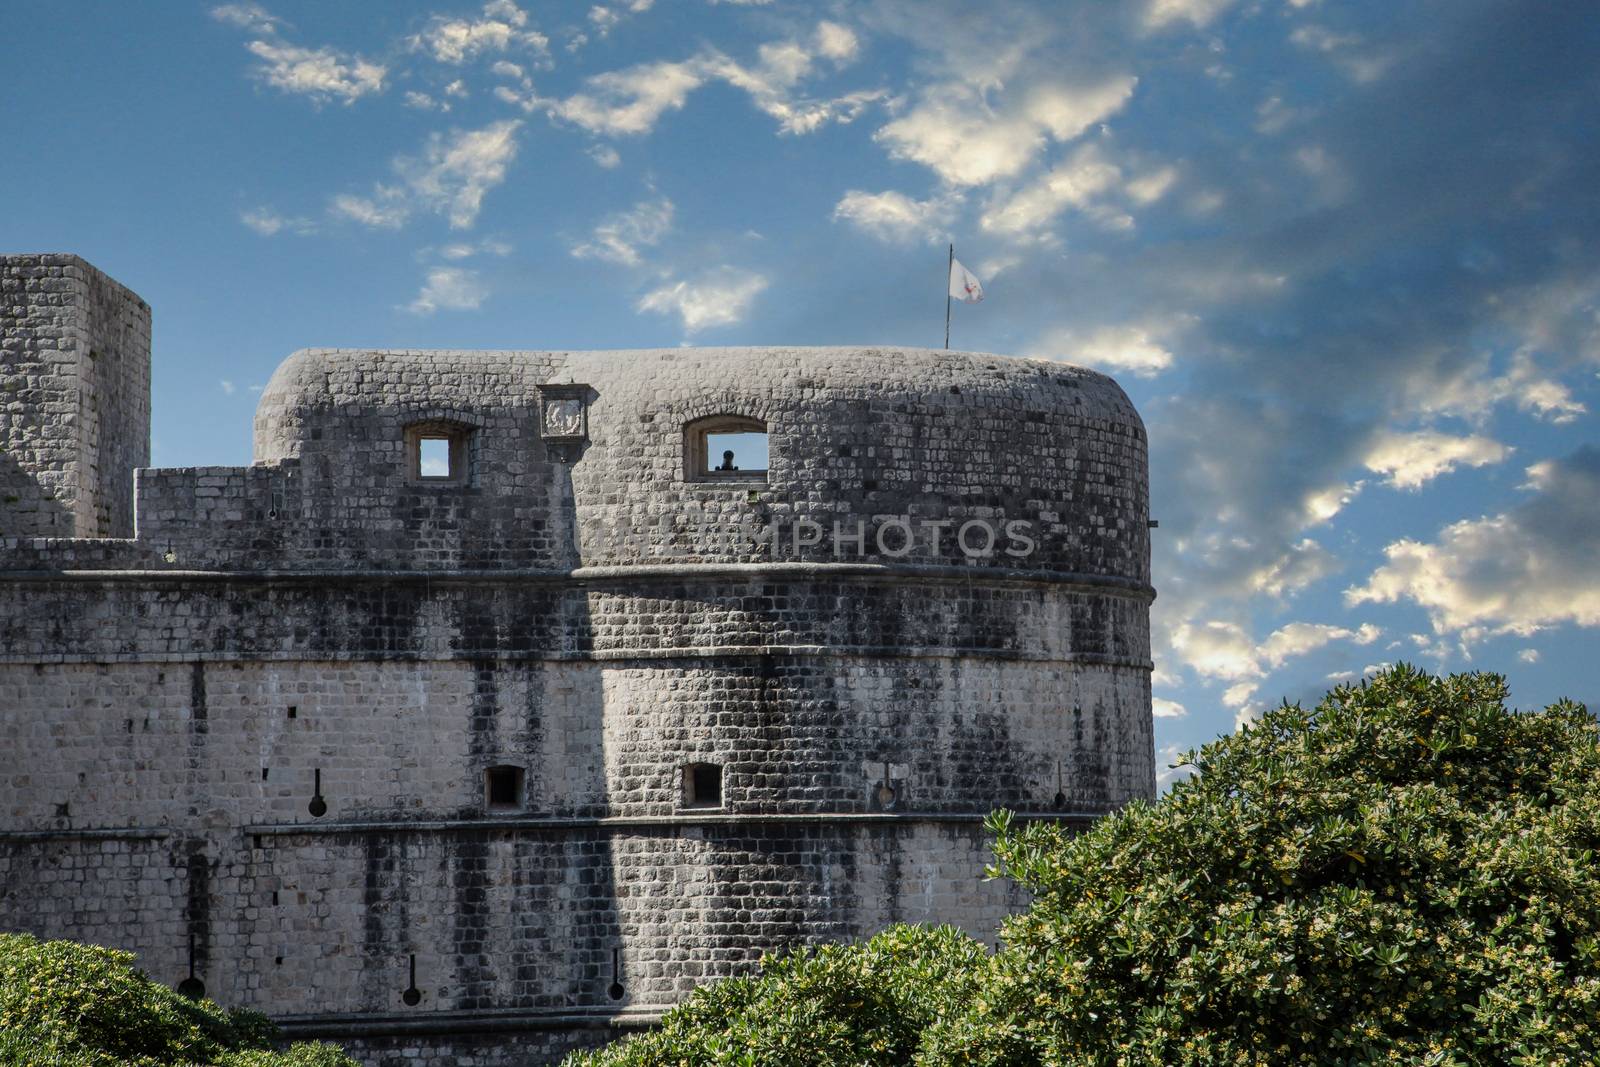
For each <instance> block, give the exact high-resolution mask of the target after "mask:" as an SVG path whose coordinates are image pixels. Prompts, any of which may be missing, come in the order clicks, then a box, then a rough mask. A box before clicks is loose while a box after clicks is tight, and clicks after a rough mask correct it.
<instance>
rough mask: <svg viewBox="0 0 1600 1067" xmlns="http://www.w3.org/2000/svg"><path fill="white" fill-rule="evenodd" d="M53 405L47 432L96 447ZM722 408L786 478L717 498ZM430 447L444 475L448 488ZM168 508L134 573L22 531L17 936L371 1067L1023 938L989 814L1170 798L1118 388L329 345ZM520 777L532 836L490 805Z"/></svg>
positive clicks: (87, 540)
mask: <svg viewBox="0 0 1600 1067" xmlns="http://www.w3.org/2000/svg"><path fill="white" fill-rule="evenodd" d="M48 258H50V257H26V259H27V261H28V263H33V262H34V261H38V264H37V267H32V266H30V267H28V269H29V270H34V269H39V270H43V269H46V268H49V267H51V266H52V264H49V263H46V262H44V260H45V259H48ZM18 262H19V261H18V260H16V259H6V260H0V263H3V264H4V265H5V270H6V271H7V272H8V273H7V274H6V277H8V278H9V277H11V276H12V274H11V273H10V272H11V271H12V270H13V268H14V266H15V265H16V264H17V263H18ZM73 264H77V267H76V268H75V269H78V270H79V272H80V273H82V271H83V270H84V269H87V268H86V267H85V265H82V264H81V262H80V261H76V260H71V261H70V262H64V263H63V264H60V265H56V266H60V267H61V268H62V269H65V268H66V267H70V266H72V265H73ZM50 277H52V276H51V275H48V274H45V275H41V276H40V280H48V279H49V278H50ZM70 280H71V279H67V281H70ZM108 284H109V283H108ZM8 292H9V291H8ZM63 292H64V293H65V294H66V295H65V296H64V297H63V299H64V300H67V301H68V303H69V304H70V303H71V302H72V301H79V302H80V303H81V302H82V300H84V299H86V298H84V297H82V296H80V295H74V291H73V290H71V289H70V288H68V289H65V290H63ZM129 296H130V297H131V294H129ZM30 299H33V298H31V297H30ZM133 299H135V300H136V299H137V298H133ZM29 306H31V305H29ZM139 306H140V307H142V306H143V305H142V304H141V305H139ZM74 313H77V312H74ZM28 321H32V320H31V319H30V320H28ZM13 322H23V320H22V319H8V320H7V324H6V330H7V336H6V342H5V343H6V346H7V347H6V352H7V353H8V358H9V354H10V353H11V352H13V351H22V350H23V348H25V347H26V346H25V345H21V344H19V343H18V342H16V341H15V340H14V339H13V338H12V336H11V334H12V332H13V331H16V332H18V333H19V334H20V333H26V332H27V331H28V330H34V331H35V332H37V329H38V328H37V327H33V326H29V325H27V324H26V323H24V324H23V325H15V326H14V325H13ZM32 343H33V342H32V341H31V340H28V344H30V345H31V344H32ZM28 351H30V352H32V351H33V349H31V348H29V349H28ZM8 366H9V364H8ZM144 381H145V379H144V378H142V377H139V376H138V375H137V374H134V373H132V372H131V371H129V372H128V373H127V374H126V376H125V380H123V381H121V382H119V383H117V386H116V388H117V389H119V390H122V391H123V395H125V394H126V393H127V392H130V391H133V390H136V389H140V388H146V386H145V385H144V384H143V383H144ZM33 395H34V394H29V396H30V399H29V400H27V401H24V402H22V404H21V406H20V407H19V408H18V409H16V412H13V416H14V422H13V424H20V423H18V422H16V421H15V419H16V417H17V415H18V413H20V415H21V416H25V417H26V419H27V420H30V421H28V423H27V424H28V425H29V426H34V427H39V428H40V429H39V430H38V431H30V432H33V433H34V436H35V437H38V438H39V439H41V440H42V439H45V436H46V435H45V434H44V431H45V430H48V431H50V433H51V434H55V433H60V434H63V435H65V439H67V440H69V441H70V440H72V439H73V435H74V434H78V435H80V436H81V435H82V434H83V433H84V432H85V431H84V429H83V424H82V423H81V422H78V423H74V424H68V423H67V422H66V421H65V419H64V416H62V415H61V412H59V411H52V410H50V409H49V407H48V405H49V404H51V403H56V401H53V400H51V401H40V403H43V404H45V405H46V406H45V407H44V408H40V407H38V406H37V405H35V406H30V405H31V404H33V401H32V399H31V397H32V396H33ZM38 395H39V396H44V393H42V392H41V393H40V394H38ZM575 397H576V398H579V399H580V400H581V402H582V405H583V407H582V409H581V411H579V410H575V409H573V407H572V400H573V398H575ZM552 403H554V404H559V405H560V406H559V407H557V408H555V409H554V410H553V414H551V410H552V409H550V408H548V407H547V404H552ZM143 410H144V412H145V414H144V415H143V416H141V417H143V418H146V419H147V417H148V414H147V413H148V408H147V407H146V408H145V409H143ZM718 415H733V416H742V417H744V418H746V419H756V420H760V421H762V422H764V423H765V424H766V426H767V428H768V431H769V434H770V438H769V440H770V444H771V454H772V460H771V464H770V469H769V471H768V472H766V474H765V476H764V477H762V476H757V475H753V474H745V475H741V476H738V477H728V478H722V479H720V480H716V479H713V480H696V478H695V477H694V476H693V470H692V469H691V467H690V466H688V465H686V455H685V435H686V427H688V426H689V425H690V424H691V423H694V422H695V421H696V420H699V419H704V418H706V417H708V416H718ZM135 421H137V420H135ZM103 425H104V424H103ZM103 425H102V430H101V431H100V434H101V439H102V441H103V440H104V429H103ZM119 426H120V427H122V429H120V430H119V431H118V432H119V433H120V432H123V430H126V432H128V433H129V434H131V435H132V436H134V437H137V438H139V440H141V441H142V440H143V439H144V438H145V437H147V429H146V427H145V425H144V424H140V425H139V426H137V427H133V428H132V429H128V423H127V420H123V421H122V422H121V423H119ZM439 428H444V429H446V430H452V431H454V432H458V433H459V434H461V435H462V436H461V438H460V442H459V443H460V447H461V451H460V453H459V456H460V459H461V462H462V463H464V464H465V469H464V470H462V471H460V472H459V473H460V475H461V476H460V477H459V478H458V479H456V480H453V481H443V480H435V481H430V480H426V479H419V478H418V477H417V476H416V475H417V474H418V470H417V469H416V468H415V467H414V466H413V464H414V463H415V462H416V461H415V459H414V453H415V442H414V438H415V437H416V436H417V434H418V433H419V432H420V431H421V430H424V429H425V430H428V431H429V432H435V431H439ZM575 430H576V432H574V431H575ZM439 432H442V431H439ZM72 447H76V445H73V446H72ZM117 448H121V445H120V443H119V444H118V446H117ZM105 454H107V455H112V454H114V455H117V456H121V457H124V458H123V459H122V460H119V462H122V463H123V464H124V465H123V467H122V468H121V469H120V471H119V472H117V473H116V475H115V477H114V478H112V479H111V480H112V481H115V480H116V479H118V478H120V479H121V481H122V483H123V484H127V483H129V482H130V481H131V480H132V477H133V471H132V467H133V466H134V463H135V460H134V459H130V458H128V457H132V456H134V455H135V454H136V450H134V449H133V448H132V447H131V446H129V447H128V448H125V449H121V450H120V451H118V450H117V449H116V448H114V449H111V450H110V451H107V452H106V453H105ZM19 469H21V468H19ZM57 469H59V470H68V467H66V466H60V465H58V467H51V466H50V465H49V464H46V463H41V464H35V467H33V468H27V469H26V470H24V471H23V473H24V474H26V475H28V476H29V477H31V478H32V479H33V481H34V482H35V483H36V484H38V485H45V484H48V483H51V482H52V479H55V480H56V482H59V481H60V479H59V476H58V475H57V474H56V473H54V472H55V471H56V470H57ZM102 473H104V470H103V469H102ZM137 484H138V492H137V511H138V514H137V537H136V538H134V539H123V540H115V539H105V538H94V537H82V536H78V537H72V536H59V537H50V538H45V537H10V538H7V539H4V540H0V723H3V726H4V730H5V739H6V744H5V745H3V746H0V820H3V826H0V925H4V926H7V927H17V928H23V929H28V930H33V931H36V932H38V933H40V934H41V935H46V936H67V937H75V938H80V939H84V940H91V941H98V942H101V943H105V944H112V945H119V946H123V947H127V948H130V949H133V950H135V951H137V952H138V953H139V955H140V962H141V964H142V965H143V966H144V967H145V968H146V969H148V970H149V971H150V972H151V973H152V974H154V975H156V976H157V977H159V978H161V979H163V980H167V981H171V982H176V981H178V980H179V979H181V978H183V977H185V976H186V975H187V974H188V971H189V966H190V944H191V939H192V942H193V962H194V968H195V973H196V974H197V975H198V976H199V977H201V978H202V979H203V981H204V982H205V983H206V987H207V990H208V991H209V992H210V993H211V994H213V995H215V996H217V997H218V998H219V999H221V1000H223V1001H224V1002H225V1003H229V1004H236V1005H249V1006H253V1007H256V1008H259V1009H261V1010H263V1011H266V1012H268V1013H269V1014H272V1015H274V1016H277V1017H279V1018H283V1019H286V1020H287V1021H288V1022H289V1023H290V1024H291V1027H292V1029H293V1030H294V1031H295V1032H299V1033H307V1034H310V1033H320V1034H328V1035H332V1036H337V1037H340V1038H342V1039H346V1040H353V1041H354V1042H355V1043H356V1045H357V1046H358V1047H359V1048H360V1049H362V1050H364V1054H365V1055H366V1056H367V1057H368V1058H369V1059H370V1060H371V1061H372V1062H374V1063H438V1064H446V1063H458V1062H459V1063H467V1062H471V1063H483V1064H502V1063H503V1064H511V1063H526V1062H536V1061H538V1060H539V1059H541V1058H546V1057H553V1056H556V1055H558V1054H559V1053H560V1052H561V1051H563V1050H565V1049H567V1048H570V1047H573V1046H574V1045H575V1044H581V1043H584V1042H589V1041H594V1040H602V1039H604V1038H606V1037H609V1036H614V1034H615V1032H616V1031H617V1028H618V1027H627V1026H632V1025H639V1024H641V1023H642V1022H645V1021H648V1019H649V1018H650V1017H651V1016H652V1015H653V1014H654V1013H656V1012H659V1011H660V1010H661V1009H662V1008H663V1007H665V1006H668V1005H670V1004H671V1003H673V1002H674V1001H676V1000H677V999H679V998H681V997H682V996H683V995H684V994H685V993H686V992H687V991H688V990H689V989H691V988H692V987H693V986H694V985H695V984H696V983H698V982H701V981H705V980H707V979H710V978H714V977H718V976H722V975H728V974H734V973H739V972H740V971H741V970H743V969H746V968H748V967H749V966H750V965H751V963H752V962H753V961H754V960H755V959H757V958H758V957H759V955H760V954H761V953H762V952H765V951H770V950H773V949H778V948H782V947H785V946H790V945H796V944H804V943H810V942H816V941H822V940H829V939H836V938H842V937H857V936H865V935H868V934H870V933H872V932H873V931H875V930H876V929H878V928H880V927H881V926H883V925H884V924H886V923H888V922H892V921H895V920H911V921H934V922H955V923H959V924H961V925H963V926H965V927H967V928H968V929H970V930H972V931H974V932H975V933H978V934H980V935H982V936H989V935H992V933H993V931H994V929H995V927H996V925H997V923H998V920H999V918H1000V917H1001V915H1003V914H1004V913H1005V912H1006V911H1007V910H1010V909H1013V908H1015V907H1016V906H1018V905H1019V904H1020V903H1021V901H1020V900H1019V899H1018V898H1017V896H1016V895H1015V891H1014V890H1012V889H1010V888H1008V887H1007V886H1006V885H1004V884H1003V883H986V882H983V881H981V878H980V875H981V870H982V866H983V863H984V861H985V859H986V852H987V847H986V842H985V840H984V836H983V833H982V830H981V827H980V825H979V820H980V818H981V816H982V814H983V813H985V812H987V811H989V810H990V809H992V808H994V807H997V806H1007V807H1011V808H1014V809H1017V810H1019V811H1023V812H1026V813H1030V814H1032V815H1035V816H1038V817H1054V816H1057V815H1059V814H1061V813H1062V811H1063V809H1064V811H1065V813H1066V814H1068V815H1078V816H1082V817H1090V816H1092V815H1094V814H1096V813H1100V812H1104V811H1107V810H1110V809H1112V808H1115V807H1116V806H1118V805H1120V804H1122V803H1125V802H1126V801H1128V800H1129V799H1131V798H1133V797H1140V796H1148V795H1150V794H1151V793H1152V792H1153V789H1154V769H1153V751H1152V742H1151V720H1150V689H1149V669H1150V663H1149V627H1148V606H1149V598H1150V596H1151V593H1150V590H1149V585H1148V583H1149V541H1148V532H1147V518H1148V512H1147V488H1146V454H1145V438H1144V431H1143V427H1142V425H1141V424H1140V422H1139V419H1138V416H1137V415H1136V413H1135V412H1134V411H1133V409H1132V407H1131V406H1130V405H1129V404H1128V401H1127V399H1126V397H1125V396H1124V395H1123V394H1122V392H1121V390H1119V389H1118V388H1117V387H1116V385H1115V384H1114V383H1113V382H1111V381H1110V380H1109V379H1107V378H1105V377H1103V376H1101V375H1098V374H1094V373H1092V372H1089V371H1084V370H1080V369H1077V368H1072V367H1064V366H1060V365H1056V364H1049V363H1042V362H1037V361H1022V360H1014V359H1006V358H1003V357H997V356H986V355H970V354H961V353H946V352H932V351H925V350H914V349H868V348H857V349H739V350H734V349H729V350H687V351H686V350H670V351H650V352H613V353H567V352H394V351H384V352H377V351H320V350H317V351H307V352H301V353H297V354H296V355H294V356H292V357H290V359H289V360H287V361H286V362H285V363H284V365H283V366H282V367H281V368H280V369H279V371H278V373H277V374H276V375H275V376H274V378H273V380H272V383H271V384H270V386H269V387H268V388H267V390H266V391H265V393H264V394H263V396H262V399H261V402H260V407H259V410H258V413H257V419H256V462H255V463H254V464H253V465H252V466H250V467H245V468H226V467H213V468H186V469H178V470H140V471H139V472H138V475H137ZM97 492H100V496H101V499H103V500H104V499H112V498H113V497H114V494H112V493H110V491H109V490H107V491H100V490H97ZM75 514H76V513H75ZM806 521H809V522H814V523H816V526H817V530H819V531H821V534H820V536H819V538H818V540H817V541H816V543H807V542H808V541H810V537H809V533H810V528H809V527H806V526H805V525H804V523H805V522H806ZM836 522H837V523H838V524H839V525H840V529H841V532H842V533H843V534H844V535H845V536H846V545H845V548H844V549H842V550H836V549H835V545H834V540H833V538H832V536H831V535H832V532H833V530H832V528H833V525H834V524H835V523H836ZM857 522H860V523H862V524H863V531H864V534H863V543H862V545H861V548H860V549H859V550H858V549H857V547H856V543H855V542H854V541H853V540H850V536H851V535H852V534H853V532H854V530H855V523H857ZM895 522H904V523H908V524H910V525H911V526H912V527H913V528H915V529H916V530H918V531H919V535H920V536H921V537H922V538H923V539H922V540H921V541H920V542H919V543H918V544H917V545H916V547H915V548H914V550H912V551H909V552H905V553H901V552H900V551H899V547H898V541H896V540H895V539H894V538H893V537H890V539H889V540H888V541H886V542H884V543H883V544H881V545H880V544H879V543H878V541H877V537H876V533H877V531H878V530H879V529H882V528H886V527H887V526H892V525H893V524H894V523H895ZM967 522H981V523H985V524H989V525H990V526H992V527H995V528H998V529H1000V530H1002V531H1003V530H1004V528H1005V524H1006V523H1008V522H1020V523H1024V524H1025V528H1026V529H1027V530H1028V531H1029V533H1030V537H1031V539H1032V540H1033V541H1034V542H1035V544H1034V548H1033V550H1032V551H1030V552H1025V553H1018V554H1013V555H1007V554H1006V553H1005V552H1004V551H1003V549H1004V547H1006V546H1007V544H1008V542H1007V540H1006V539H1005V538H1004V536H1003V535H1002V537H1001V539H1000V541H999V542H998V543H997V546H996V549H995V550H994V551H992V552H990V553H989V554H987V555H984V554H971V553H969V552H966V551H963V550H962V548H961V546H960V545H959V544H958V543H957V542H956V534H957V533H958V532H959V530H960V527H961V526H962V524H963V523H967ZM773 523H777V524H778V528H779V531H780V533H779V536H778V538H777V540H776V542H773V541H770V540H764V539H763V536H762V535H761V531H764V530H770V528H771V524H773ZM930 523H946V524H948V525H946V526H942V527H937V529H938V531H939V543H938V545H937V546H935V545H934V544H933V543H932V530H933V529H934V527H930V526H928V525H927V524H930ZM797 527H798V528H800V529H801V530H802V533H803V536H802V537H801V538H800V540H799V543H798V544H797V543H796V541H795V539H794V538H793V536H792V531H793V530H794V529H795V528H797ZM34 529H35V531H36V532H37V531H40V530H57V531H58V532H63V533H69V534H70V533H72V532H77V533H80V534H81V533H82V532H83V530H85V529H90V527H83V528H80V527H77V526H67V527H55V526H50V525H49V524H42V525H40V526H38V527H35V528H34ZM92 529H97V530H103V529H105V528H104V527H93V528H92ZM969 547H973V546H971V545H969ZM691 764H714V765H716V766H718V767H720V769H721V804H720V806H718V807H714V808H706V807H694V806H688V805H687V804H686V795H685V789H684V768H685V767H686V766H688V765H691ZM506 765H511V766H516V767H520V768H522V769H523V774H524V790H525V795H524V800H525V802H524V803H523V804H522V805H521V806H520V807H516V808H514V809H512V810H505V811H501V810H494V811H490V810H488V805H487V803H486V792H485V781H486V778H485V774H486V771H487V770H488V768H490V767H496V766H506ZM886 787H887V789H886ZM313 797H316V798H317V799H318V800H319V801H320V806H319V807H318V809H317V810H319V811H320V812H321V814H320V815H319V814H313V811H312V808H313V804H312V801H313ZM413 957H414V958H415V961H416V989H417V992H418V994H419V998H418V1002H417V1003H416V1004H414V1005H413V1004H409V1003H407V998H404V997H403V994H404V993H405V992H406V990H407V987H408V986H409V985H410V970H409V964H410V961H411V960H412V958H413Z"/></svg>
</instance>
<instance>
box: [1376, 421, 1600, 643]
mask: <svg viewBox="0 0 1600 1067" xmlns="http://www.w3.org/2000/svg"><path fill="white" fill-rule="evenodd" d="M1528 474H1529V482H1528V486H1527V488H1528V491H1529V492H1530V493H1531V496H1530V498H1529V499H1528V500H1527V501H1525V502H1524V503H1522V504H1520V505H1518V506H1517V507H1515V508H1512V509H1511V510H1509V511H1504V512H1501V513H1499V514H1496V515H1491V516H1488V517H1485V518H1481V519H1465V520H1462V521H1460V522H1457V523H1453V524H1451V525H1450V526H1447V527H1445V528H1444V529H1443V530H1441V531H1440V532H1439V535H1438V537H1437V539H1436V540H1434V541H1432V542H1423V541H1415V540H1410V539H1402V540H1399V541H1396V542H1394V543H1393V544H1390V545H1389V546H1388V547H1387V548H1386V549H1385V550H1384V555H1385V557H1386V559H1387V562H1385V563H1384V565H1383V566H1381V567H1379V568H1378V569H1377V570H1375V571H1374V572H1373V573H1372V575H1371V576H1370V577H1369V578H1368V579H1367V581H1366V583H1365V584H1363V585H1360V586H1355V587H1352V588H1351V589H1349V590H1347V591H1346V593H1345V599H1346V601H1347V602H1348V603H1349V604H1351V605H1352V606H1357V605H1361V604H1383V603H1393V602H1396V601H1410V602H1412V603H1415V604H1417V605H1419V606H1421V607H1422V608H1424V609H1426V610H1427V612H1428V616H1429V619H1430V621H1431V622H1432V624H1433V629H1434V632H1435V633H1437V634H1453V635H1459V636H1460V637H1461V638H1462V639H1463V640H1465V641H1469V642H1470V641H1474V640H1477V639H1479V638H1482V637H1484V636H1487V635H1491V634H1503V633H1515V634H1531V633H1534V632H1536V631H1538V630H1540V629H1543V628H1545V627H1548V626H1553V625H1556V624H1559V623H1563V622H1570V623H1576V624H1578V625H1580V626H1597V625H1600V566H1596V563H1595V561H1596V560H1600V448H1597V447H1595V446H1593V445H1585V446H1584V447H1582V448H1580V449H1578V450H1577V451H1575V452H1573V453H1571V454H1569V455H1567V456H1565V457H1563V458H1561V459H1556V460H1546V461H1544V462H1542V463H1538V464H1535V465H1533V466H1532V467H1529V468H1528Z"/></svg>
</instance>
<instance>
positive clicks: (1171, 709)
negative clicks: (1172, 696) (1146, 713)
mask: <svg viewBox="0 0 1600 1067" xmlns="http://www.w3.org/2000/svg"><path fill="white" fill-rule="evenodd" d="M1150 714H1152V715H1154V716H1155V717H1156V718H1158V719H1181V718H1183V717H1184V716H1185V715H1187V714H1189V709H1188V708H1185V707H1184V706H1183V705H1182V704H1180V703H1178V702H1177V701H1176V700H1166V699H1163V698H1162V697H1153V698H1152V699H1151V701H1150Z"/></svg>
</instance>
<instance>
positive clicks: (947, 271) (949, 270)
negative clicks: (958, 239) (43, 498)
mask: <svg viewBox="0 0 1600 1067" xmlns="http://www.w3.org/2000/svg"><path fill="white" fill-rule="evenodd" d="M955 270H956V243H955V242H954V241H951V242H950V260H949V262H947V263H946V264H945V265H944V346H945V347H946V348H949V347H950V276H951V275H952V274H954V273H955Z"/></svg>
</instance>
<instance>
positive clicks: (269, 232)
mask: <svg viewBox="0 0 1600 1067" xmlns="http://www.w3.org/2000/svg"><path fill="white" fill-rule="evenodd" d="M239 221H240V222H242V223H244V224H245V225H246V226H248V227H249V228H250V229H252V230H254V231H255V232H256V233H258V234H260V235H261V236H262V237H272V236H274V235H276V234H279V233H292V234H296V235H298V236H301V237H305V236H309V235H310V234H314V233H316V232H317V224H316V223H315V222H312V221H311V220H310V219H308V218H302V217H300V216H287V215H280V214H278V213H277V212H276V211H274V210H272V209H271V208H269V207H256V208H250V209H248V210H246V211H241V212H240V213H239Z"/></svg>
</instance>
